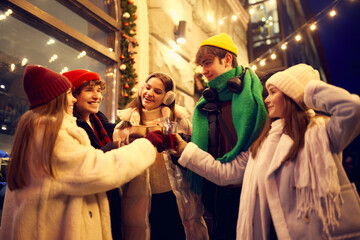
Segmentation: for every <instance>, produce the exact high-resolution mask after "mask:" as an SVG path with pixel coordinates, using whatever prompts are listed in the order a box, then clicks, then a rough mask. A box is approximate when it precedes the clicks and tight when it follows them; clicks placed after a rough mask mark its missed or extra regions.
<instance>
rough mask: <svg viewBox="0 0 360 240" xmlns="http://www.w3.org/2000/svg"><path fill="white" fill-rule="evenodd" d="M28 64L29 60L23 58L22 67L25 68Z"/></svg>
mask: <svg viewBox="0 0 360 240" xmlns="http://www.w3.org/2000/svg"><path fill="white" fill-rule="evenodd" d="M27 62H28V59H27V58H23V60H22V61H21V66H25V65H26V63H27Z"/></svg>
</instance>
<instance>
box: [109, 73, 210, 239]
mask: <svg viewBox="0 0 360 240" xmlns="http://www.w3.org/2000/svg"><path fill="white" fill-rule="evenodd" d="M118 115H119V118H120V120H121V122H120V123H119V126H117V130H115V131H114V135H113V138H114V140H119V139H120V140H121V141H123V142H124V140H126V138H127V137H128V134H129V129H130V126H137V125H144V126H147V127H149V126H153V125H156V124H157V123H158V120H159V119H161V118H169V119H170V120H171V121H176V122H177V123H178V131H179V132H183V133H185V134H187V135H190V134H191V123H190V121H189V119H188V117H189V114H187V112H186V110H185V109H184V108H182V107H180V106H178V105H175V82H174V80H173V79H172V78H171V77H170V76H169V75H167V74H165V73H160V72H155V73H152V74H150V75H149V76H148V77H147V79H146V80H145V84H144V86H142V87H141V88H140V90H139V96H138V97H137V98H136V99H134V100H133V102H131V103H130V104H129V106H128V108H127V109H125V110H121V111H120V112H119V114H118ZM141 160H142V159H141V157H139V161H141ZM121 211H122V213H123V216H122V223H123V229H122V230H123V234H124V238H123V239H125V240H133V239H137V240H148V239H150V238H151V239H154V240H162V239H172V240H176V239H179V240H184V239H188V240H190V239H191V240H203V239H208V233H207V227H206V225H205V222H204V219H203V218H202V214H203V206H202V202H201V198H200V197H199V196H197V195H195V194H193V193H192V192H191V191H190V188H189V183H188V182H187V181H186V179H185V171H184V169H182V168H181V167H179V166H178V165H175V164H173V162H172V161H171V159H170V155H169V154H167V153H166V152H163V153H158V154H157V155H156V160H155V164H153V165H152V166H151V167H150V168H149V169H147V170H146V171H145V172H144V173H143V174H141V175H140V176H138V177H136V178H135V179H133V180H132V181H131V182H129V183H128V184H126V185H125V186H124V187H123V196H122V210H121Z"/></svg>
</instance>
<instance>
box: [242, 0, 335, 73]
mask: <svg viewBox="0 0 360 240" xmlns="http://www.w3.org/2000/svg"><path fill="white" fill-rule="evenodd" d="M340 1H341V0H335V1H333V2H331V3H330V4H329V5H327V6H326V7H325V8H324V9H323V10H321V11H320V12H319V13H318V14H316V15H315V16H314V17H313V18H311V19H309V20H308V21H307V22H305V23H304V24H303V25H302V26H300V27H299V28H297V29H296V30H295V31H294V32H292V33H291V34H289V35H288V36H287V37H285V38H284V39H283V40H282V41H280V42H278V43H277V44H276V45H274V46H273V47H272V48H270V49H269V50H267V51H266V52H264V53H263V54H262V55H260V56H259V57H258V58H256V60H254V61H253V62H251V63H250V64H249V65H250V66H251V68H252V69H253V70H256V69H257V67H258V66H261V67H263V66H265V65H266V62H267V61H268V60H270V61H271V60H275V59H276V58H277V54H276V53H277V52H279V51H286V50H287V49H288V44H289V43H290V42H292V41H294V42H299V43H300V42H301V40H302V35H303V34H302V32H303V31H305V30H307V29H309V30H310V31H315V30H316V29H318V23H319V22H320V21H322V20H324V19H325V18H327V17H328V18H329V17H330V18H333V17H335V16H336V14H337V12H336V7H337V6H338V4H339V3H340ZM250 10H251V9H250Z"/></svg>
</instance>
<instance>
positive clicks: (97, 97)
mask: <svg viewBox="0 0 360 240" xmlns="http://www.w3.org/2000/svg"><path fill="white" fill-rule="evenodd" d="M76 99H77V103H76V107H77V111H78V112H79V113H80V114H81V115H82V117H83V118H84V119H85V120H86V119H88V118H89V116H90V114H91V113H94V114H95V113H97V112H98V111H99V107H100V103H101V101H102V90H101V86H100V85H88V86H84V87H82V89H81V91H80V93H79V95H77V96H76Z"/></svg>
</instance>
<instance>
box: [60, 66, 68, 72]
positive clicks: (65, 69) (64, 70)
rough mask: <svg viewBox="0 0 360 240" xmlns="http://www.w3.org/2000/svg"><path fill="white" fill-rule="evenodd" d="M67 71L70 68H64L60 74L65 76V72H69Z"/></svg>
mask: <svg viewBox="0 0 360 240" xmlns="http://www.w3.org/2000/svg"><path fill="white" fill-rule="evenodd" d="M67 71H69V68H68V67H64V68H63V69H62V70H61V72H60V74H63V73H64V72H67Z"/></svg>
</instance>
